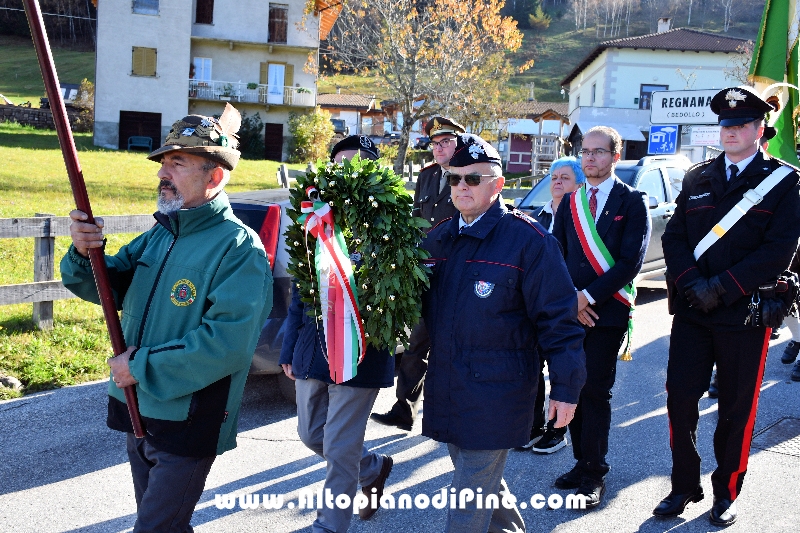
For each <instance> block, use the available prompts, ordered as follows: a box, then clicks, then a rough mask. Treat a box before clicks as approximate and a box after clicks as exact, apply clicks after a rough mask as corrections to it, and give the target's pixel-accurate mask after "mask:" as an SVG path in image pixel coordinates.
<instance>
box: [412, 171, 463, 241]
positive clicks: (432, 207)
mask: <svg viewBox="0 0 800 533" xmlns="http://www.w3.org/2000/svg"><path fill="white" fill-rule="evenodd" d="M441 177H442V167H441V166H439V165H438V164H436V163H433V164H431V165H428V166H427V167H425V168H423V169H422V170H421V171H420V173H419V176H418V177H417V185H416V187H415V188H414V213H413V214H414V216H417V217H420V218H423V219H425V220H427V221H428V222H430V224H431V226H435V225H436V224H438V223H439V222H441V221H442V220H444V219H446V218H449V217H452V216H453V215H455V214H456V207H455V206H454V205H453V201H452V200H451V198H450V185H445V186H444V189H442V191H441V192H439V179H440V178H441Z"/></svg>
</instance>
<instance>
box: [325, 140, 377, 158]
mask: <svg viewBox="0 0 800 533" xmlns="http://www.w3.org/2000/svg"><path fill="white" fill-rule="evenodd" d="M343 150H361V151H362V152H365V153H367V154H369V155H371V156H372V157H371V158H370V159H378V158H379V157H380V156H381V154H380V152H379V151H378V147H377V146H375V143H374V142H372V139H370V138H369V137H367V136H366V135H351V136H349V137H345V138H344V139H342V140H341V141H339V142H338V143H336V144H335V145H334V147H333V149H332V150H331V161H333V158H334V157H336V154H338V153H339V152H341V151H343Z"/></svg>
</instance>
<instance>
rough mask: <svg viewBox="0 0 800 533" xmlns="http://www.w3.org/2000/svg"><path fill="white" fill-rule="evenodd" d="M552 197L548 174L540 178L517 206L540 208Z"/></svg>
mask: <svg viewBox="0 0 800 533" xmlns="http://www.w3.org/2000/svg"><path fill="white" fill-rule="evenodd" d="M552 199H553V197H552V196H551V195H550V177H549V174H548V175H547V176H546V177H545V178H542V179H541V180H540V181H539V183H537V184H536V185H534V187H533V189H532V190H531V192H529V193H528V194H527V195H526V196H525V198H523V199H522V201H521V202H520V203H519V207H521V208H522V207H524V208H528V209H533V208H541V207H543V206H544V204H546V203H547V202H549V201H550V200H552Z"/></svg>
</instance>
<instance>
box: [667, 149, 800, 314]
mask: <svg viewBox="0 0 800 533" xmlns="http://www.w3.org/2000/svg"><path fill="white" fill-rule="evenodd" d="M782 164H785V163H783V162H781V161H780V160H777V159H773V158H770V157H769V156H766V155H765V154H764V153H763V152H761V151H759V152H758V153H757V154H756V156H755V158H754V159H753V160H752V161H751V162H750V164H749V165H747V167H745V168H744V169H742V170H741V171H740V173H739V175H738V176H737V177H736V179H734V180H733V182H732V183H728V181H727V177H726V174H725V170H726V169H725V155H724V154H722V155H720V156H719V157H717V158H716V159H712V160H709V161H705V162H703V163H700V164H698V165H695V166H694V167H692V168H690V169H689V171H688V172H687V173H686V176H685V177H684V180H683V186H682V190H681V193H680V195H679V196H678V200H677V207H676V209H675V214H674V216H673V217H672V219H671V220H670V221H669V223H668V224H667V227H666V230H665V231H664V236H663V237H662V239H661V242H662V243H663V245H664V259H665V260H666V263H667V270H668V272H669V273H670V274H671V277H672V278H674V279H675V282H676V285H677V287H678V290H679V294H680V295H683V294H684V290H685V289H686V286H687V285H688V284H689V283H690V282H691V281H693V280H695V279H697V278H699V277H704V278H710V277H712V276H718V277H719V280H720V282H721V283H722V286H723V287H725V291H726V293H725V294H724V295H723V296H722V304H721V305H720V306H719V307H717V308H716V309H714V310H713V311H711V312H710V313H708V314H705V313H703V312H701V311H699V310H697V309H694V308H692V307H689V302H688V301H687V300H686V299H685V298H683V297H680V298H677V301H676V302H675V313H676V314H677V315H683V316H685V317H687V318H692V319H693V320H696V321H699V322H701V323H707V324H721V325H732V326H734V325H736V326H738V325H743V324H744V319H745V317H746V316H747V314H748V304H749V303H750V299H751V298H750V294H751V293H752V292H753V291H754V290H755V289H756V288H757V287H758V286H759V285H761V284H764V283H767V282H769V281H771V280H774V279H775V278H776V277H777V276H778V275H780V274H781V273H782V272H783V271H784V270H785V269H786V268H787V267H788V266H789V263H790V261H791V260H792V256H793V254H794V252H795V249H796V248H797V239H798V236H800V186H798V180H799V179H800V177H798V174H797V172H792V173H791V174H789V175H788V176H786V177H785V178H783V180H782V181H781V182H779V183H778V184H777V185H776V186H775V187H774V188H773V189H772V190H771V191H769V192H768V193H767V194H766V195H765V196H764V198H763V200H762V201H761V202H760V203H758V204H757V205H755V206H754V207H752V208H751V209H750V210H748V211H747V213H746V214H745V215H744V216H743V217H742V218H741V219H740V220H739V221H738V222H737V223H736V224H735V225H734V226H733V227H732V228H731V229H730V230H729V231H728V232H727V233H726V234H725V235H723V236H722V237H721V238H720V239H719V240H718V241H717V242H716V243H714V244H713V245H712V246H711V247H710V248H709V249H708V250H707V251H706V252H705V253H704V254H703V255H702V256H700V259H699V260H697V261H695V258H694V255H693V250H694V249H695V247H696V246H697V244H698V243H699V242H700V240H701V239H702V238H703V237H705V235H706V234H707V233H708V232H709V231H710V230H711V229H712V228H713V227H714V226H715V225H716V224H717V223H718V222H719V221H720V220H721V219H722V217H723V216H725V215H726V214H727V213H728V212H729V211H730V210H731V209H733V207H734V206H735V205H736V204H737V203H738V202H739V200H741V199H742V197H743V196H744V193H745V192H747V191H748V190H750V189H753V188H755V187H756V186H758V184H759V183H761V182H762V181H763V180H764V178H766V177H767V176H768V175H769V174H770V173H772V171H773V170H775V169H777V168H778V167H780V166H781V165H782Z"/></svg>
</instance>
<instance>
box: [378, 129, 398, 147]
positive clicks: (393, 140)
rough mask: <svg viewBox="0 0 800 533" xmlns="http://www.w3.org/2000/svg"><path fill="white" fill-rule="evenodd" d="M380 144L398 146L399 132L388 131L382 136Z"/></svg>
mask: <svg viewBox="0 0 800 533" xmlns="http://www.w3.org/2000/svg"><path fill="white" fill-rule="evenodd" d="M381 143H382V144H400V132H399V131H390V132H388V133H384V134H383V140H382V141H381Z"/></svg>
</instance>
